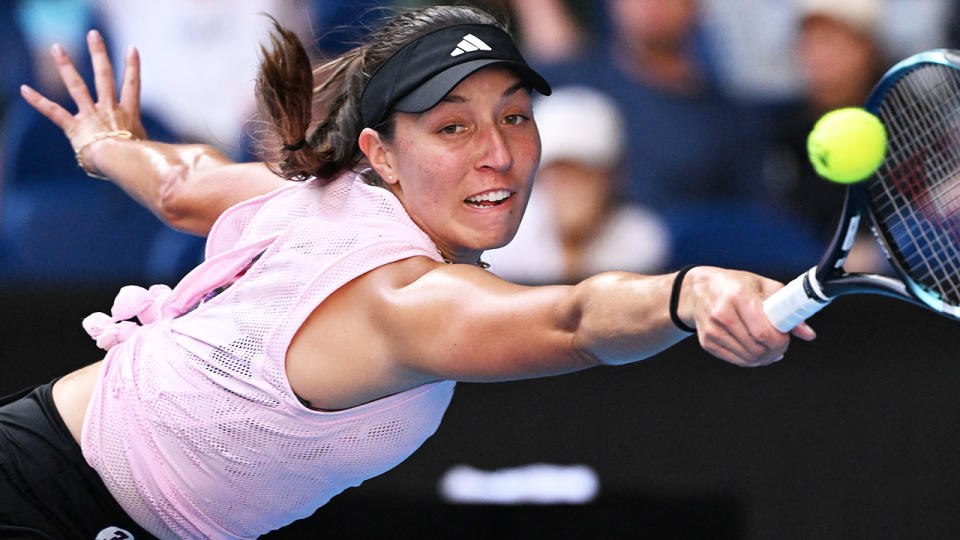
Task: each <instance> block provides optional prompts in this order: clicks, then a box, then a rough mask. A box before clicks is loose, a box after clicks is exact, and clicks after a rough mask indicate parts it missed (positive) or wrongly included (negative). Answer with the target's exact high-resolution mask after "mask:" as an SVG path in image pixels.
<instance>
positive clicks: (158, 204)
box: [154, 144, 225, 234]
mask: <svg viewBox="0 0 960 540" xmlns="http://www.w3.org/2000/svg"><path fill="white" fill-rule="evenodd" d="M179 157H180V159H177V160H175V161H171V162H167V164H166V167H165V170H164V172H163V175H162V178H161V181H160V182H159V184H158V187H157V192H156V201H155V204H154V209H155V212H156V214H157V217H159V218H160V219H162V220H163V221H164V223H166V224H167V225H169V226H170V227H173V228H174V229H177V230H179V231H183V232H188V233H192V234H205V231H204V230H202V229H197V224H196V222H197V219H196V216H197V208H198V205H199V204H200V201H198V195H197V194H198V193H199V184H200V183H201V182H202V177H203V176H204V173H205V172H207V171H208V170H209V169H211V168H213V167H215V166H219V165H222V164H224V163H225V158H224V157H223V156H222V155H221V154H220V153H219V152H217V151H216V150H214V149H213V148H211V147H209V146H206V145H199V144H198V145H190V146H187V147H185V148H184V150H183V153H182V154H181V155H180V156H179Z"/></svg>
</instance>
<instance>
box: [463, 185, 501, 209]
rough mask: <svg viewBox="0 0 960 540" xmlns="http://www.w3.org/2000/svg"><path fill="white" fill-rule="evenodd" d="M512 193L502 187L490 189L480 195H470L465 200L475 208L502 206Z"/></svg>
mask: <svg viewBox="0 0 960 540" xmlns="http://www.w3.org/2000/svg"><path fill="white" fill-rule="evenodd" d="M512 195H513V193H510V192H509V191H507V190H505V189H501V190H497V191H488V192H486V193H481V194H480V195H474V196H473V197H468V198H467V199H464V201H463V202H465V203H467V204H469V205H470V206H472V207H474V208H491V207H494V206H500V205H501V204H503V203H504V201H506V200H507V199H509V198H510V197H511V196H512Z"/></svg>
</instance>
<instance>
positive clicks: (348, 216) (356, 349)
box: [0, 7, 813, 538]
mask: <svg viewBox="0 0 960 540" xmlns="http://www.w3.org/2000/svg"><path fill="white" fill-rule="evenodd" d="M88 45H89V47H90V52H91V55H92V58H93V66H94V72H95V85H96V94H97V96H96V101H94V99H93V98H92V97H91V95H90V93H89V92H88V89H87V88H86V87H85V85H84V83H83V82H82V81H81V79H80V77H79V76H78V74H77V72H76V70H75V68H74V66H73V65H72V64H71V62H70V61H69V60H68V58H67V57H66V55H65V54H64V52H63V50H62V49H61V48H60V47H56V46H55V47H54V48H53V50H52V54H53V57H54V59H55V60H56V63H57V66H58V67H59V72H60V76H61V77H62V78H63V81H64V83H65V84H66V86H67V88H68V90H69V93H70V95H71V97H72V99H73V100H74V101H75V103H76V106H77V108H78V111H77V113H76V114H71V113H69V112H67V110H66V109H64V108H63V107H61V106H60V105H58V104H55V103H53V102H51V101H49V100H48V99H46V98H44V97H43V96H41V95H40V94H38V93H37V92H35V91H34V90H32V89H30V88H27V87H24V88H23V90H22V93H23V97H24V98H25V99H26V100H27V101H28V102H29V103H30V104H31V105H32V106H34V107H35V108H36V109H37V110H38V111H40V112H41V113H42V114H44V115H45V116H46V117H47V118H49V119H50V120H51V121H53V122H54V123H56V124H57V125H58V126H59V127H60V128H62V129H63V131H64V133H65V134H66V136H67V138H68V139H69V140H70V143H71V145H72V146H73V148H74V149H75V150H76V152H77V158H78V161H79V163H80V165H81V166H82V167H84V168H85V169H86V170H87V171H88V172H89V173H91V174H95V175H99V176H102V177H106V178H109V179H110V180H112V181H113V182H115V183H117V184H118V185H119V186H120V187H122V188H123V189H124V190H126V191H127V192H128V193H129V194H130V195H131V196H133V197H135V198H136V199H137V200H138V201H140V202H141V203H143V204H144V205H146V206H147V207H148V208H150V209H151V210H152V211H153V212H155V213H156V214H157V215H158V216H159V217H161V218H162V219H164V220H165V221H166V222H167V223H169V224H170V225H172V226H174V227H177V228H179V229H182V230H185V231H190V232H193V233H197V234H202V235H207V236H208V240H207V246H206V260H205V262H204V263H202V264H201V265H200V266H198V267H197V268H196V269H195V270H193V271H192V272H190V273H189V274H188V275H187V276H186V277H184V278H183V280H182V281H181V282H180V283H179V284H178V285H177V286H176V287H174V288H173V289H172V290H171V289H170V288H168V287H165V286H160V285H155V286H152V287H150V288H149V289H142V288H139V287H124V288H123V289H121V291H120V293H119V294H118V296H117V299H116V301H115V303H114V305H113V307H112V309H111V311H110V313H109V314H106V313H98V314H94V315H91V316H89V317H88V318H87V319H85V320H84V327H85V328H86V329H87V331H88V332H89V333H90V334H91V335H92V336H93V337H94V338H95V339H96V340H97V343H98V345H100V346H101V347H103V348H104V349H107V350H108V352H107V354H106V357H105V358H104V359H103V360H102V361H100V362H97V363H95V364H93V365H90V366H88V367H85V368H83V369H80V370H79V371H76V372H74V373H71V374H69V375H67V376H65V377H63V378H60V379H58V380H56V381H54V382H53V383H50V384H48V385H44V386H41V387H39V388H37V389H35V390H33V391H32V392H31V393H30V394H29V395H27V396H25V397H22V398H20V399H18V400H16V401H13V402H12V403H10V404H8V405H6V406H5V407H3V408H2V409H0V466H2V469H3V471H4V472H5V474H3V475H0V482H6V483H7V485H5V486H4V487H3V488H2V490H3V494H2V497H3V500H2V505H0V522H4V523H6V527H7V528H8V530H23V531H27V530H29V531H33V534H35V535H36V536H37V537H44V538H46V537H55V538H68V537H80V538H94V537H95V536H96V535H97V534H98V533H100V534H101V536H102V535H103V534H108V533H110V534H112V533H114V532H117V531H119V532H118V533H117V534H126V535H132V536H134V537H143V536H145V535H147V534H150V535H154V536H158V537H161V538H253V537H256V536H258V535H261V534H263V533H266V532H268V531H270V530H272V529H276V528H278V527H282V526H283V525H285V524H288V523H290V522H292V521H294V520H296V519H299V518H302V517H305V516H308V515H310V514H311V513H313V512H314V511H315V510H316V509H317V508H318V507H320V506H322V505H323V504H325V503H326V502H327V501H328V500H329V499H330V498H331V497H333V496H334V495H336V494H337V493H339V492H341V491H342V490H344V489H345V488H347V487H350V486H356V485H358V484H360V483H361V482H363V481H364V480H365V479H367V478H370V477H372V476H375V475H378V474H380V473H382V472H384V471H387V470H389V469H390V468H392V467H394V466H395V465H397V464H398V463H399V462H401V461H402V460H404V459H405V458H406V457H407V456H409V455H410V454H411V453H412V452H413V451H415V450H416V449H417V448H418V447H419V446H420V445H421V444H422V443H423V441H424V440H425V439H426V438H427V437H429V436H430V435H431V434H432V433H433V432H434V431H435V430H436V429H437V426H438V424H439V423H440V419H441V417H442V415H443V413H444V411H445V410H446V408H447V405H448V403H449V401H450V399H451V396H452V392H453V388H454V384H455V381H504V380H511V379H522V378H529V377H543V376H549V375H556V374H561V373H567V372H571V371H575V370H580V369H584V368H588V367H592V366H598V365H613V364H624V363H627V362H633V361H636V360H640V359H642V358H645V357H647V356H649V355H652V354H654V353H656V352H658V351H660V350H662V349H664V348H666V347H669V346H671V345H672V344H674V343H676V342H677V341H679V340H681V339H683V338H684V337H686V336H688V335H690V334H689V332H688V330H693V329H694V328H695V329H696V330H695V331H696V332H697V334H698V337H699V340H700V343H701V344H702V346H703V348H704V349H706V350H707V351H709V352H710V353H712V354H714V355H716V356H718V357H719V358H721V359H723V360H726V361H728V362H732V363H734V364H738V365H742V366H759V365H765V364H769V363H771V362H774V361H776V360H777V359H779V358H780V357H781V356H782V355H783V353H784V351H785V349H786V347H787V343H788V341H789V338H788V336H787V335H785V334H782V333H780V332H778V331H777V330H775V329H774V328H773V327H772V326H771V325H770V324H769V322H768V321H767V319H766V317H765V316H764V315H763V311H762V308H761V301H762V300H763V298H765V297H766V296H768V295H769V294H770V293H772V292H773V291H775V290H776V289H778V288H779V287H780V284H779V283H776V282H774V281H772V280H768V279H765V278H762V277H759V276H756V275H752V274H749V273H745V272H736V271H728V270H722V269H719V268H710V267H696V268H693V269H691V270H690V271H689V273H686V277H685V279H684V278H683V273H675V274H669V275H661V276H641V275H634V274H628V273H607V274H601V275H597V276H595V277H591V278H589V279H587V280H585V281H583V282H582V283H579V284H577V285H574V286H547V287H521V286H517V285H513V284H511V283H507V282H504V281H502V280H500V279H498V278H497V277H496V276H494V275H492V274H490V273H489V272H487V271H486V270H484V269H483V268H482V266H483V265H482V263H481V262H480V256H481V254H482V252H483V251H484V250H485V249H489V248H494V247H498V246H502V245H504V244H506V243H507V242H509V241H510V239H511V238H512V237H513V235H514V233H515V232H516V230H517V226H518V224H519V223H520V218H521V216H522V215H523V211H524V208H525V206H526V204H527V198H528V197H529V194H530V190H531V182H532V179H533V176H534V171H535V169H536V167H537V164H538V161H539V157H540V140H539V135H538V132H537V127H536V123H535V122H534V119H533V117H532V113H531V99H530V98H531V96H530V94H531V92H532V91H537V92H540V93H543V94H548V93H549V92H550V88H549V86H548V84H547V83H546V81H544V80H543V79H542V78H541V77H540V75H538V74H537V73H536V72H535V71H534V70H533V69H531V68H530V67H529V66H528V65H527V64H526V62H525V61H524V60H523V58H522V57H521V55H520V53H519V52H518V51H517V48H516V46H515V44H514V42H513V41H512V39H511V37H510V36H509V35H508V34H507V33H506V31H505V30H504V28H503V27H502V26H501V25H500V24H499V23H498V22H497V21H496V20H495V19H494V18H492V17H490V16H489V15H487V14H485V13H483V12H481V11H477V10H473V9H468V8H461V7H457V8H454V7H430V8H425V9H422V10H418V11H412V12H407V13H405V14H401V15H399V16H397V17H395V18H393V19H392V20H391V21H389V22H388V23H387V24H385V25H384V26H383V27H382V28H381V29H379V30H377V31H375V32H374V33H373V34H371V36H370V37H369V40H368V42H367V43H366V44H365V45H362V46H360V47H358V48H356V49H354V50H352V51H350V52H348V53H346V54H345V55H343V56H342V57H340V58H338V59H336V60H334V61H333V62H331V63H330V64H328V65H327V66H325V67H323V68H322V69H320V71H319V73H320V74H321V75H323V76H324V77H325V82H323V83H322V84H321V85H320V86H319V87H317V88H314V85H313V73H312V72H311V67H310V65H309V62H308V59H307V55H306V52H305V51H304V48H303V46H302V45H301V43H300V42H299V41H298V39H297V38H296V37H295V36H294V35H293V34H292V33H290V32H288V31H286V30H285V29H283V28H281V27H279V26H278V27H277V28H276V31H275V32H274V35H273V47H272V50H271V51H270V52H267V51H265V53H264V54H265V58H264V61H263V65H262V68H261V73H260V76H259V78H258V84H257V91H258V97H259V100H260V104H261V107H262V110H263V112H264V113H265V115H266V116H267V117H268V118H269V119H271V120H272V122H273V125H274V128H275V136H276V139H277V140H278V145H277V146H282V148H280V149H279V151H280V154H279V157H278V159H276V160H273V161H271V162H270V165H269V166H268V165H266V164H264V163H258V164H234V163H230V162H229V161H228V160H227V159H226V158H224V157H223V156H222V155H221V154H219V153H217V152H216V151H214V150H213V149H211V148H210V147H207V146H197V145H166V144H159V143H155V142H151V141H149V140H148V139H147V137H146V134H145V133H144V132H143V128H142V127H141V125H140V121H139V106H138V91H139V84H140V80H139V74H138V71H139V60H138V57H137V54H136V51H135V50H133V49H131V50H130V52H129V54H128V55H127V58H126V62H125V64H126V65H125V72H124V77H123V83H122V88H121V92H120V95H119V97H118V96H117V95H116V93H115V89H114V83H113V80H114V74H113V69H112V67H111V65H110V63H109V61H108V57H107V53H106V50H105V47H104V43H103V41H102V39H101V38H100V36H99V35H98V34H97V33H96V32H91V33H90V34H89V37H88ZM312 107H316V109H317V110H319V113H318V114H319V118H315V117H314V116H312V115H311V109H312ZM671 296H672V297H673V302H671ZM795 334H797V335H798V336H799V337H801V338H804V339H812V338H813V332H812V330H811V329H810V328H809V327H806V326H801V327H799V328H798V329H797V330H796V331H795ZM103 531H106V533H104V532H103ZM111 537H112V536H111ZM118 537H119V536H118Z"/></svg>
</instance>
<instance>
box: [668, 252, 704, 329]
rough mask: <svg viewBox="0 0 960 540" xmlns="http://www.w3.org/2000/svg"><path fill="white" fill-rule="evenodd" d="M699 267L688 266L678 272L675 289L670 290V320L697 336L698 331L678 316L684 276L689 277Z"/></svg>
mask: <svg viewBox="0 0 960 540" xmlns="http://www.w3.org/2000/svg"><path fill="white" fill-rule="evenodd" d="M697 266H700V265H698V264H688V265H687V266H684V267H683V268H681V269H680V271H679V272H677V277H675V278H673V289H671V290H670V320H671V321H673V324H675V325H677V328H679V329H681V330H683V331H684V332H690V333H691V334H696V333H697V329H696V328H691V327H690V326H688V325H687V324H686V323H684V322H683V321H681V320H680V316H679V315H677V306H678V305H679V304H680V287H682V286H683V276H685V275H687V272H689V271H690V270H691V269H692V268H694V267H697Z"/></svg>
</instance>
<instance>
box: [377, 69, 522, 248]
mask: <svg viewBox="0 0 960 540" xmlns="http://www.w3.org/2000/svg"><path fill="white" fill-rule="evenodd" d="M389 148H390V151H389V153H390V154H391V163H392V167H393V173H394V174H395V180H396V181H395V183H392V184H391V189H392V190H393V192H394V193H396V195H397V197H398V198H399V199H400V201H401V202H402V203H403V205H404V207H405V208H406V210H407V213H409V214H410V217H411V218H412V219H413V221H414V222H415V223H416V224H417V225H419V226H420V228H422V229H423V230H424V231H425V232H426V233H427V234H428V235H429V236H430V237H431V238H432V239H433V241H434V242H435V243H436V244H437V246H438V247H439V248H440V250H441V251H442V252H443V254H444V255H445V256H446V257H448V258H450V259H451V260H453V261H455V262H474V261H476V259H477V257H479V256H480V254H481V253H482V251H483V250H485V249H491V248H495V247H500V246H502V245H504V244H506V243H507V242H509V241H510V240H511V239H512V238H513V236H514V234H516V232H517V227H518V226H519V225H520V218H521V217H522V216H523V212H524V209H525V208H526V206H527V200H528V199H529V197H530V189H531V187H532V185H533V175H534V172H535V171H536V168H537V164H538V163H539V161H540V135H539V133H538V132H537V127H536V124H535V123H534V121H533V113H532V108H531V103H530V93H529V91H528V90H527V88H526V86H525V85H524V84H523V83H522V82H521V80H520V79H519V78H518V77H517V76H516V75H515V74H514V73H513V72H512V71H510V70H506V69H500V68H488V69H482V70H480V71H477V72H476V73H474V74H472V75H470V76H469V77H467V78H466V79H464V80H463V81H462V82H461V83H460V84H459V85H457V86H456V87H454V89H453V90H451V91H450V93H449V94H447V95H446V97H444V98H443V100H442V101H441V102H440V103H439V104H437V105H436V106H435V107H433V108H432V109H430V110H428V111H426V112H423V113H419V114H408V113H399V114H398V115H397V125H396V134H395V137H394V139H393V143H392V144H390V147H389Z"/></svg>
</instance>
